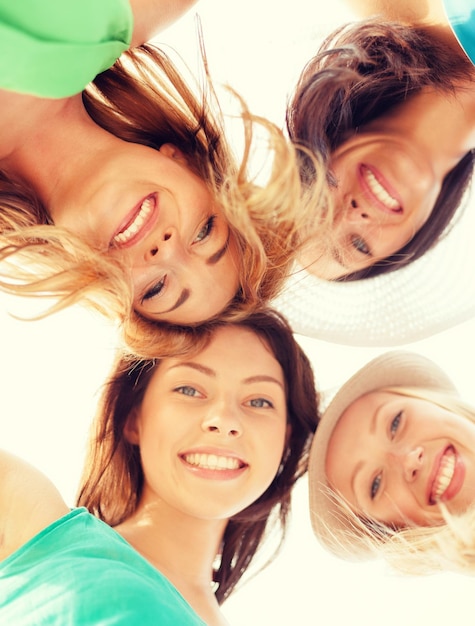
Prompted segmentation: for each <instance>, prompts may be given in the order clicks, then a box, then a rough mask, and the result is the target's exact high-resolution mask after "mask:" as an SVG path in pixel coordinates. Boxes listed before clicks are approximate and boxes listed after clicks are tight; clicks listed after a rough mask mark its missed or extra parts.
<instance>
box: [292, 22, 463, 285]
mask: <svg viewBox="0 0 475 626" xmlns="http://www.w3.org/2000/svg"><path fill="white" fill-rule="evenodd" d="M473 76H474V70H473V66H472V65H471V63H470V61H469V60H468V59H467V58H465V56H463V55H457V54H456V53H455V52H454V51H453V49H452V48H450V47H448V46H447V45H446V44H445V43H444V42H443V41H440V40H439V39H438V38H437V37H436V36H435V35H434V33H433V31H432V29H431V28H430V27H425V28H422V27H413V26H408V25H403V24H398V23H392V22H380V21H374V20H367V21H363V22H359V23H357V24H350V25H345V26H342V27H340V28H338V29H337V30H335V31H334V32H333V33H332V34H331V35H329V37H327V38H326V39H325V41H324V42H323V44H322V45H321V47H320V49H319V51H318V53H317V55H316V56H315V57H313V58H312V59H311V60H310V61H309V62H308V63H307V65H306V66H305V68H304V70H303V72H302V74H301V76H300V78H299V81H298V83H297V86H296V88H295V90H294V93H293V96H292V98H291V100H290V102H289V104H288V107H287V113H286V120H287V128H288V131H289V134H290V137H291V139H292V141H293V142H295V143H296V144H299V145H302V146H304V147H306V148H307V149H309V150H310V151H312V152H314V153H316V154H319V155H321V156H323V160H324V161H325V162H326V163H327V165H328V163H329V161H330V157H331V153H332V151H333V150H335V149H336V148H337V147H338V146H339V145H340V144H342V143H343V142H344V141H346V140H347V139H348V137H349V136H351V135H352V134H354V133H355V131H357V129H358V128H361V127H363V126H365V125H367V124H368V123H370V122H371V121H373V120H375V119H377V118H379V117H380V116H382V115H384V114H386V113H388V111H390V110H391V109H392V108H393V107H396V106H397V105H399V104H401V103H403V102H404V101H406V100H407V99H408V98H411V97H412V96H414V95H416V94H417V93H419V92H420V91H421V90H422V89H423V88H424V87H428V86H431V87H434V88H435V89H438V90H440V91H443V92H446V93H447V92H452V93H455V92H456V89H457V87H459V86H460V84H461V83H462V82H463V81H465V83H466V82H467V80H470V77H473ZM300 164H301V176H302V178H303V180H305V181H306V182H309V181H311V180H312V179H313V177H314V175H315V174H314V169H313V166H312V163H311V161H310V160H309V159H308V157H307V155H306V154H305V153H304V152H303V151H302V153H301V154H300ZM473 166H474V155H473V153H472V152H468V153H467V154H466V155H465V156H464V157H463V158H462V159H461V160H460V161H459V163H458V164H457V165H456V166H455V167H454V168H453V169H452V170H451V171H450V172H449V173H448V174H447V176H446V177H445V178H444V180H443V184H442V188H441V191H440V193H439V196H438V198H437V200H436V202H435V205H434V208H433V210H432V213H431V215H430V217H429V219H428V220H427V221H426V223H425V224H424V225H423V226H422V227H421V228H420V230H419V231H418V232H417V234H416V235H415V236H414V237H413V238H412V239H411V241H410V242H409V243H407V244H406V245H405V246H404V247H403V248H402V249H401V250H399V251H398V252H396V253H394V254H393V255H391V256H389V257H387V258H385V259H383V260H381V261H379V262H377V263H375V264H374V265H372V266H370V267H368V268H365V269H364V270H361V271H358V272H354V273H352V274H348V275H347V276H345V277H344V278H343V279H342V280H357V279H360V278H369V277H370V276H376V275H378V274H382V273H385V272H390V271H393V270H395V269H398V268H400V267H403V266H404V265H407V264H409V263H412V261H415V260H416V259H417V258H419V257H420V256H422V255H423V254H424V253H425V252H426V251H427V250H428V249H429V248H431V247H432V246H433V245H434V244H435V243H436V242H437V241H438V240H439V239H440V237H441V235H442V234H443V233H444V232H445V231H446V230H447V226H448V225H449V223H450V222H451V220H452V218H453V216H454V214H455V212H456V210H457V208H458V207H459V205H460V203H461V201H462V198H463V195H464V193H465V191H466V189H467V187H468V184H469V182H470V180H471V176H472V172H473ZM328 179H329V182H330V184H332V183H333V184H334V181H333V179H332V174H331V172H329V173H328Z"/></svg>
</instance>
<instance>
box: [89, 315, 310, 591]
mask: <svg viewBox="0 0 475 626" xmlns="http://www.w3.org/2000/svg"><path fill="white" fill-rule="evenodd" d="M221 325H222V324H221V323H215V324H214V325H209V326H208V327H207V328H206V327H202V328H201V329H199V330H198V329H196V331H195V332H196V340H197V343H196V345H195V349H194V351H195V352H199V351H200V350H202V349H203V348H204V347H205V346H206V344H207V343H208V342H209V341H210V339H211V338H212V335H213V332H215V331H216V329H218V328H219V327H220V326H221ZM237 325H238V326H241V327H243V328H247V329H250V330H252V332H254V333H256V335H258V336H259V337H260V338H261V339H263V340H264V341H265V342H266V344H267V345H268V346H269V347H270V349H271V351H272V353H273V354H274V356H275V358H276V359H277V361H278V362H279V364H280V365H281V367H282V369H283V372H284V379H285V383H286V399H287V420H288V423H289V425H290V427H291V428H290V436H289V438H288V441H287V444H286V448H285V450H284V453H283V457H282V460H281V465H280V468H279V471H278V472H277V474H276V476H275V478H274V480H273V482H272V483H271V485H270V486H269V487H268V488H267V490H266V491H265V493H264V494H262V495H261V496H260V498H258V500H256V501H255V502H254V503H253V504H251V505H250V506H249V507H247V508H246V509H245V510H244V511H241V512H240V513H238V514H237V515H235V516H234V517H233V518H231V520H230V521H229V522H228V524H227V527H226V530H225V533H224V537H223V542H222V553H221V559H220V564H219V567H218V568H217V570H216V571H215V581H216V582H217V583H219V587H218V589H217V592H216V596H217V598H218V600H219V602H223V601H224V600H225V599H226V598H227V597H228V596H229V594H230V593H231V592H232V590H233V589H234V587H235V585H236V584H237V583H238V582H239V580H240V578H241V577H242V575H243V574H244V572H245V571H246V570H247V568H248V567H249V565H250V563H251V561H252V559H253V557H254V555H255V553H256V551H257V549H258V547H259V546H260V544H261V543H262V540H263V538H264V535H265V533H267V532H268V531H269V529H270V527H272V526H273V525H276V524H278V525H279V526H280V541H279V546H280V545H281V543H282V540H283V537H284V534H285V529H286V522H287V516H288V513H289V510H290V493H291V489H292V487H293V486H294V484H295V483H296V481H297V480H298V479H299V478H300V477H301V476H302V475H303V474H304V473H305V471H306V470H307V461H308V453H309V446H310V441H311V437H312V433H313V432H314V431H315V429H316V427H317V423H318V418H319V416H318V402H317V401H318V398H317V394H316V391H315V382H314V377H313V372H312V367H311V365H310V363H309V361H308V358H307V357H306V355H305V353H304V352H303V350H302V349H301V348H300V346H299V345H298V343H297V342H296V341H295V339H294V337H293V333H292V330H291V328H290V326H289V325H288V324H287V322H286V321H285V320H284V319H283V318H282V317H281V316H280V315H279V314H278V313H276V312H273V311H261V312H258V313H254V314H252V315H250V316H249V317H248V318H246V319H244V320H242V321H241V322H239V323H238V324H237ZM159 363H160V362H159V361H142V362H140V361H137V360H132V361H130V360H127V359H125V358H122V359H120V360H119V361H118V363H117V365H116V367H115V368H114V372H113V374H112V376H111V378H110V380H109V382H108V383H107V385H106V387H105V390H104V394H103V397H102V401H101V404H100V409H99V412H98V414H97V416H96V419H95V424H94V425H93V430H92V431H91V432H92V436H91V441H90V446H89V451H88V456H87V460H86V464H85V469H84V472H83V476H82V480H81V487H80V490H79V497H78V505H82V506H86V507H88V508H89V509H90V511H91V512H92V513H94V514H95V515H97V516H98V517H99V518H101V519H102V520H104V521H105V522H107V523H108V524H110V525H112V526H114V525H117V524H119V523H120V522H122V521H123V520H125V519H126V518H127V517H129V516H130V515H131V514H132V513H133V512H134V511H135V509H136V507H137V505H138V501H139V498H140V495H141V490H142V485H143V473H142V467H141V463H140V455H139V450H138V447H137V446H134V445H132V444H130V443H129V442H128V441H127V440H126V438H125V436H124V433H123V431H124V425H125V422H126V420H127V417H128V416H129V414H130V412H131V411H132V410H133V409H134V408H135V407H137V406H139V405H140V404H141V402H142V399H143V396H144V393H145V390H146V388H147V385H148V383H149V381H150V379H151V377H152V374H153V372H154V369H155V368H156V367H157V366H158V365H159ZM271 513H272V515H271Z"/></svg>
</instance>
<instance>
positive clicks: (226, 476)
mask: <svg viewBox="0 0 475 626" xmlns="http://www.w3.org/2000/svg"><path fill="white" fill-rule="evenodd" d="M179 458H180V459H181V461H182V462H183V464H184V465H185V467H186V468H187V469H189V470H190V471H191V472H193V474H194V475H195V476H199V477H201V478H211V479H214V480H232V479H233V478H237V477H238V476H240V475H241V474H242V473H243V472H244V471H245V470H246V469H247V467H248V464H247V463H246V462H245V461H244V460H243V459H241V458H240V457H238V456H237V455H235V454H234V453H233V452H231V451H229V450H223V449H218V448H197V449H193V450H189V451H186V452H183V453H181V454H180V455H179Z"/></svg>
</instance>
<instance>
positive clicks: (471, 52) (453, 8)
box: [444, 0, 475, 64]
mask: <svg viewBox="0 0 475 626" xmlns="http://www.w3.org/2000/svg"><path fill="white" fill-rule="evenodd" d="M444 7H445V13H446V15H447V19H448V21H449V23H450V26H451V27H452V30H453V32H454V35H455V36H456V37H457V39H458V42H459V44H460V45H461V47H462V48H463V50H464V51H465V54H466V55H467V56H468V58H469V59H470V60H471V62H472V63H473V64H475V5H474V0H444Z"/></svg>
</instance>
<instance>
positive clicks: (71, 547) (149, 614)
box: [0, 508, 205, 626]
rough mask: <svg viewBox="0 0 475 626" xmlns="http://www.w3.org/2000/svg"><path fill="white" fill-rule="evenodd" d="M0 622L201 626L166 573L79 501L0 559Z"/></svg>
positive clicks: (32, 625)
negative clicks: (3, 558)
mask: <svg viewBox="0 0 475 626" xmlns="http://www.w3.org/2000/svg"><path fill="white" fill-rule="evenodd" d="M0 624H11V625H12V626H13V625H14V626H94V625H99V624H100V626H112V625H113V626H116V625H121V626H152V625H153V626H157V625H160V626H178V625H179V626H205V623H204V622H203V621H202V620H201V618H200V617H198V615H197V614H196V613H195V612H194V611H193V609H192V608H191V607H190V605H189V604H188V603H187V602H186V601H185V600H184V598H183V597H182V596H181V595H180V593H179V592H178V591H177V590H176V589H175V587H174V586H173V585H172V584H171V583H170V582H169V581H168V580H167V579H166V578H165V576H163V575H162V574H161V573H160V572H159V571H158V570H157V569H155V568H154V567H153V566H152V565H150V563H149V562H148V561H146V560H145V559H144V558H143V557H142V556H141V555H140V554H139V553H138V552H137V551H136V550H134V548H132V546H131V545H130V544H129V543H127V542H126V541H125V540H124V539H123V538H122V537H121V535H119V534H118V533H117V532H116V531H115V530H113V529H112V528H110V526H108V525H107V524H105V523H104V522H102V521H100V520H98V519H97V518H95V517H94V516H93V515H91V514H90V513H88V511H87V510H86V509H85V508H77V509H73V510H72V511H71V512H70V513H68V514H67V515H65V516H64V517H62V518H60V519H58V520H56V521H55V522H54V523H53V524H51V525H50V526H48V527H47V528H45V529H44V530H43V531H41V532H40V533H39V534H38V535H36V536H35V537H33V539H31V540H30V541H28V542H27V543H26V544H24V545H23V546H22V547H21V548H20V549H19V550H17V551H16V552H14V553H13V554H12V555H10V556H9V557H8V558H7V559H5V560H4V561H3V562H2V563H0Z"/></svg>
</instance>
